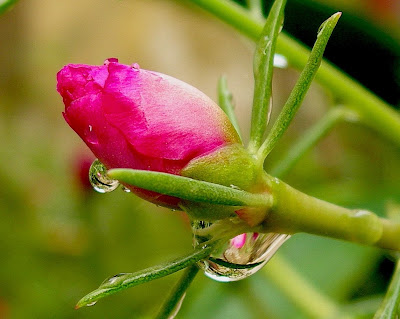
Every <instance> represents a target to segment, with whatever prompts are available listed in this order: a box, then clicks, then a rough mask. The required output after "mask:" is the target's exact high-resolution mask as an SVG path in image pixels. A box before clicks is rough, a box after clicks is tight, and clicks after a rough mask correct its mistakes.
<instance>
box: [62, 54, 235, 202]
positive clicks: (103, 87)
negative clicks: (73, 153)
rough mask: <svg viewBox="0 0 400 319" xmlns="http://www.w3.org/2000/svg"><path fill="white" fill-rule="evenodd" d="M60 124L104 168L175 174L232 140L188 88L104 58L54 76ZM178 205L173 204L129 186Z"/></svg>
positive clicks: (210, 106)
mask: <svg viewBox="0 0 400 319" xmlns="http://www.w3.org/2000/svg"><path fill="white" fill-rule="evenodd" d="M57 81H58V83H57V90H58V92H59V93H60V94H61V96H62V97H63V101H64V104H65V112H64V113H63V115H64V118H65V120H66V121H67V122H68V124H69V125H70V126H71V128H72V129H73V130H74V131H75V132H76V133H77V134H78V135H79V136H80V137H81V138H82V140H83V141H84V142H85V143H86V144H87V146H88V147H89V148H90V149H91V150H92V152H93V153H94V155H95V156H96V157H97V158H98V159H99V160H100V161H101V162H102V163H103V164H104V165H105V166H106V167H107V168H108V169H111V168H134V169H142V170H150V171H158V172H166V173H170V174H176V175H180V173H181V171H182V169H183V168H184V167H185V166H186V165H187V164H188V163H189V162H190V161H191V160H193V159H195V158H199V157H202V156H204V155H207V154H210V153H212V152H214V151H216V150H217V149H220V148H221V147H224V146H227V145H231V144H237V143H240V142H239V138H238V136H237V134H236V131H235V129H234V128H233V126H232V125H231V123H230V122H229V120H228V118H227V117H226V115H225V114H224V113H223V111H222V110H221V109H220V108H219V107H218V106H217V105H216V104H215V103H214V102H213V101H212V100H211V99H210V98H208V97H207V96H206V95H204V94H203V93H201V92H200V91H199V90H197V89H196V88H194V87H192V86H190V85H188V84H186V83H184V82H182V81H179V80H177V79H175V78H172V77H170V76H167V75H164V74H160V73H156V72H152V71H147V70H143V69H141V68H140V67H139V65H138V64H133V65H131V66H129V65H124V64H120V63H118V60H117V59H115V58H111V59H108V60H106V62H105V63H104V65H101V66H90V65H82V64H69V65H67V66H65V67H63V68H62V69H61V70H60V71H59V72H58V74H57ZM130 189H131V190H132V191H133V192H135V193H136V194H138V195H139V196H141V197H143V198H145V199H147V200H149V201H151V202H154V203H157V204H161V205H164V206H167V207H172V208H178V206H177V205H178V203H179V199H177V198H173V197H170V196H166V195H161V194H156V193H153V192H149V191H145V190H142V189H137V188H134V187H130Z"/></svg>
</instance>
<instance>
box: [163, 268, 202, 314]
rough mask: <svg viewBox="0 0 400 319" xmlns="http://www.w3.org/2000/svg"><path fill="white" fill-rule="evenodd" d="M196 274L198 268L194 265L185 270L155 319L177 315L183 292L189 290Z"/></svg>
mask: <svg viewBox="0 0 400 319" xmlns="http://www.w3.org/2000/svg"><path fill="white" fill-rule="evenodd" d="M198 272H199V267H197V265H195V264H193V265H191V266H189V267H187V268H186V269H185V273H184V274H183V276H182V277H181V279H180V280H179V282H178V283H177V285H176V286H175V287H174V289H173V291H172V292H171V295H170V296H169V298H168V300H167V301H166V302H165V304H164V305H163V307H162V309H161V311H160V312H159V314H158V315H157V317H156V318H157V319H168V318H171V315H172V316H173V314H174V313H177V312H178V311H179V308H180V306H181V302H182V300H183V298H184V295H185V292H186V290H187V289H188V288H189V286H190V284H191V283H192V281H193V279H194V278H195V277H196V275H197V273H198ZM173 317H174V316H173Z"/></svg>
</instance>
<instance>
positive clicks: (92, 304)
mask: <svg viewBox="0 0 400 319" xmlns="http://www.w3.org/2000/svg"><path fill="white" fill-rule="evenodd" d="M96 303H97V301H93V302H91V303H88V304H87V305H86V307H91V306H94V305H95V304H96Z"/></svg>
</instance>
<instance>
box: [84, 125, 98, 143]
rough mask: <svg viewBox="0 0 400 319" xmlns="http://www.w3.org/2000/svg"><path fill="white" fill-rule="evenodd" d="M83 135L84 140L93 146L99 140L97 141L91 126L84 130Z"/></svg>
mask: <svg viewBox="0 0 400 319" xmlns="http://www.w3.org/2000/svg"><path fill="white" fill-rule="evenodd" d="M83 134H84V135H85V140H86V141H87V142H88V143H90V144H93V145H95V144H99V139H98V137H97V134H96V132H95V131H94V129H93V126H92V125H88V126H87V127H86V128H85V130H84V132H83Z"/></svg>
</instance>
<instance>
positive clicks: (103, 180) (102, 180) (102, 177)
mask: <svg viewBox="0 0 400 319" xmlns="http://www.w3.org/2000/svg"><path fill="white" fill-rule="evenodd" d="M89 181H90V184H92V187H93V188H94V190H95V191H96V192H99V193H109V192H112V191H113V190H114V189H116V188H117V187H118V185H119V182H118V181H117V180H114V179H111V178H109V177H108V175H107V168H106V167H105V166H104V165H103V163H102V162H100V161H99V160H98V159H96V160H95V161H94V162H93V163H92V165H91V166H90V169H89Z"/></svg>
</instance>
